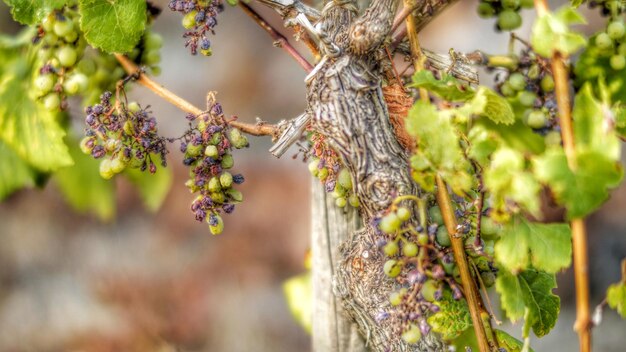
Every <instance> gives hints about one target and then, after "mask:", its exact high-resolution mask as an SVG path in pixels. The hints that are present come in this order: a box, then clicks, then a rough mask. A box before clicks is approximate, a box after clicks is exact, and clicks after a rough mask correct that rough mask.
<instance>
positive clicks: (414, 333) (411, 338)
mask: <svg viewBox="0 0 626 352" xmlns="http://www.w3.org/2000/svg"><path fill="white" fill-rule="evenodd" d="M421 338H422V332H421V331H420V328H419V326H417V325H416V324H410V325H409V329H408V330H407V331H405V332H403V333H402V340H404V342H406V343H408V344H410V345H412V344H416V343H417V342H418V341H419V340H420V339H421Z"/></svg>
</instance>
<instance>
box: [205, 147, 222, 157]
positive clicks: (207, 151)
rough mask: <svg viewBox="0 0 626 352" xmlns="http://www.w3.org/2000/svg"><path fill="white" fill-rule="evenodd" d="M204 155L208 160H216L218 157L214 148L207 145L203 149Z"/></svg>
mask: <svg viewBox="0 0 626 352" xmlns="http://www.w3.org/2000/svg"><path fill="white" fill-rule="evenodd" d="M204 155H206V156H208V157H209V158H216V157H217V156H218V155H219V152H218V150H217V147H216V146H214V145H207V146H206V148H205V149H204Z"/></svg>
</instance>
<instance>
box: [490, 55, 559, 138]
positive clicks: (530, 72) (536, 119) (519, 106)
mask: <svg viewBox="0 0 626 352" xmlns="http://www.w3.org/2000/svg"><path fill="white" fill-rule="evenodd" d="M496 81H499V82H498V83H497V88H498V90H499V91H500V93H501V94H502V95H504V96H505V97H507V98H508V99H509V101H510V102H511V105H512V106H513V107H514V108H515V110H516V111H517V112H518V113H519V115H521V116H522V118H523V121H524V123H525V124H526V125H527V126H528V127H530V128H532V129H534V130H535V131H536V132H538V133H540V134H542V135H545V136H546V137H545V138H546V142H547V143H548V144H550V145H558V144H560V143H561V140H560V133H559V126H558V122H557V119H556V114H557V111H558V109H557V105H556V96H555V93H554V87H555V85H554V78H553V77H552V74H551V72H550V71H549V65H548V64H547V63H546V61H545V60H543V59H542V58H541V57H538V56H537V55H536V54H535V53H534V52H533V51H531V50H530V49H526V50H524V51H522V53H521V55H520V57H519V60H518V65H517V67H516V68H515V69H513V70H510V71H508V72H507V74H506V75H505V76H503V77H501V76H498V77H496Z"/></svg>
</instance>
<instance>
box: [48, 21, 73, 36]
mask: <svg viewBox="0 0 626 352" xmlns="http://www.w3.org/2000/svg"><path fill="white" fill-rule="evenodd" d="M53 28H54V34H56V35H58V36H59V37H64V36H66V35H68V34H69V33H70V32H71V31H73V30H74V22H72V21H67V20H66V21H56V22H55V23H54V27H53Z"/></svg>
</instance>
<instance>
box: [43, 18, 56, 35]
mask: <svg viewBox="0 0 626 352" xmlns="http://www.w3.org/2000/svg"><path fill="white" fill-rule="evenodd" d="M55 22H56V16H54V15H53V14H51V15H49V16H47V17H46V18H45V19H44V20H43V22H41V26H42V27H43V30H44V32H52V31H54V23H55Z"/></svg>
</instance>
